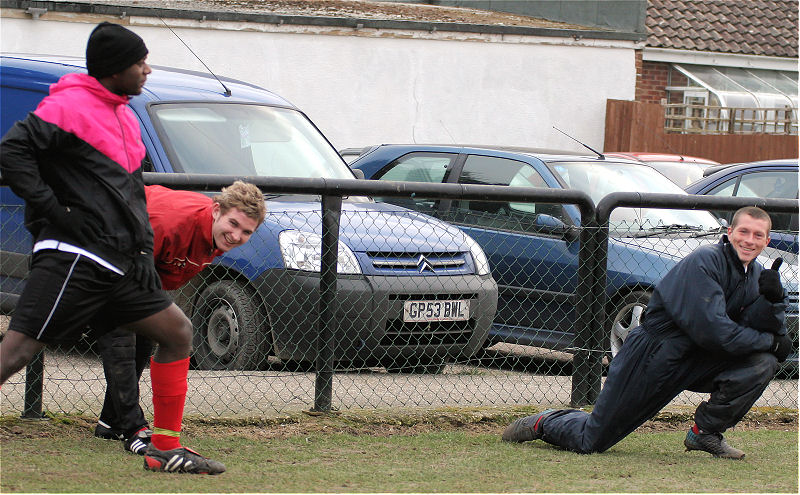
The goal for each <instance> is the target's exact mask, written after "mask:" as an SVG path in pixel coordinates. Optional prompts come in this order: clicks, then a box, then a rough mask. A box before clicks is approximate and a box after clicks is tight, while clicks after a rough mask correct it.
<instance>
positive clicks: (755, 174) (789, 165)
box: [686, 158, 798, 254]
mask: <svg viewBox="0 0 800 495" xmlns="http://www.w3.org/2000/svg"><path fill="white" fill-rule="evenodd" d="M708 171H709V172H712V173H710V174H708V173H707V174H705V177H703V178H702V179H700V180H698V181H696V182H694V183H692V184H690V185H689V186H687V187H686V192H688V193H690V194H708V195H712V196H721V197H728V196H735V197H749V198H751V197H757V198H781V199H795V200H796V199H797V171H798V166H797V158H792V159H787V160H766V161H760V162H752V163H738V164H733V165H720V166H715V167H709V170H708ZM713 213H714V214H715V215H716V216H718V217H719V218H723V219H725V221H727V222H730V220H731V216H732V215H733V214H732V213H731V212H726V211H715V212H713ZM770 216H771V217H772V232H771V233H770V243H769V245H770V246H772V247H774V248H777V249H782V250H784V251H791V252H793V253H795V254H797V247H798V246H797V240H798V238H797V213H796V212H795V213H770Z"/></svg>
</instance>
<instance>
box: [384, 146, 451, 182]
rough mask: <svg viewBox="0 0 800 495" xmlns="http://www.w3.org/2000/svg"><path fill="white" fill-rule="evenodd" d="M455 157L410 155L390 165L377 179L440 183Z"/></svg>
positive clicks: (448, 155)
mask: <svg viewBox="0 0 800 495" xmlns="http://www.w3.org/2000/svg"><path fill="white" fill-rule="evenodd" d="M456 156H457V155H455V154H451V153H410V154H408V155H404V156H402V157H400V158H398V159H397V160H395V161H394V162H392V163H390V164H389V166H387V167H386V168H385V170H384V172H383V173H381V174H379V175H377V178H379V179H381V180H396V181H402V182H442V181H444V174H445V173H446V172H447V168H448V167H449V166H450V164H451V163H452V161H453V159H454V158H455V157H456Z"/></svg>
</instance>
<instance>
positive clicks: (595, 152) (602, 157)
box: [553, 126, 606, 160]
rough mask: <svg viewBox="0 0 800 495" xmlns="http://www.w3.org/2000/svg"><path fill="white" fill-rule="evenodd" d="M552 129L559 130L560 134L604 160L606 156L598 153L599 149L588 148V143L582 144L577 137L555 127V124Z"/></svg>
mask: <svg viewBox="0 0 800 495" xmlns="http://www.w3.org/2000/svg"><path fill="white" fill-rule="evenodd" d="M553 129H555V130H557V131H558V132H560V133H561V134H563V135H565V136H567V137H568V138H570V139H572V140H573V141H575V142H576V143H578V144H580V145H581V146H583V147H584V148H586V149H587V150H589V151H591V152H592V153H594V154H595V155H597V156H598V158H600V159H601V160H605V159H606V157H605V156H603V154H602V153H600V152H599V151H597V150H595V149H592V148H590V147H589V146H588V145H586V144H583V143H582V142H580V141H578V140H577V139H575V138H574V137H572V136H570V135H569V134H567V133H566V132H564V131H562V130H561V129H559V128H558V127H556V126H553Z"/></svg>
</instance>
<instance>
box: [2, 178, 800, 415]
mask: <svg viewBox="0 0 800 495" xmlns="http://www.w3.org/2000/svg"><path fill="white" fill-rule="evenodd" d="M234 179H235V178H233V177H215V178H198V177H193V178H192V177H186V176H179V175H174V176H172V175H171V176H169V177H168V176H166V175H164V174H158V175H155V174H148V180H150V181H151V182H154V183H161V184H164V185H167V186H170V187H175V188H186V189H197V190H214V189H215V188H218V187H220V186H222V185H226V184H229V183H230V182H232V181H233V180H234ZM246 179H249V180H250V181H251V182H254V183H256V184H257V185H259V186H260V187H261V188H262V189H263V190H264V191H265V192H266V193H268V199H270V200H269V202H268V213H267V218H266V220H265V223H264V225H263V226H262V227H261V228H260V229H259V230H258V231H257V232H256V233H255V234H254V235H253V236H252V238H251V240H250V241H249V243H248V244H247V245H245V246H242V247H239V248H237V249H235V250H233V251H231V252H230V253H228V254H226V255H225V256H224V257H222V258H218V259H217V261H216V262H215V263H214V264H213V265H212V266H211V267H209V268H208V269H206V270H205V271H204V272H202V273H201V274H200V275H199V276H197V277H195V278H194V279H193V280H192V281H191V282H190V283H188V284H187V285H186V286H184V287H183V288H181V289H180V290H177V291H174V292H173V294H172V295H173V298H174V300H175V302H176V303H177V304H178V305H179V306H180V307H181V308H182V309H183V310H184V312H185V313H186V314H187V315H188V316H189V317H190V319H191V320H192V323H193V327H194V332H195V338H194V351H193V355H192V369H191V370H190V372H189V393H188V396H187V403H186V413H187V414H199V415H209V416H219V415H226V416H241V415H245V416H249V415H269V414H274V413H281V412H288V411H297V410H308V409H317V410H328V409H331V408H333V409H354V408H396V407H404V408H407V407H437V406H478V405H480V406H495V405H511V404H531V403H533V404H543V405H545V404H546V405H563V404H574V405H582V404H588V403H591V402H593V400H594V399H595V398H596V396H597V393H598V392H599V390H600V386H601V383H602V376H603V373H604V369H605V366H606V364H607V362H608V361H609V359H613V355H614V354H615V353H616V351H617V350H618V349H619V346H620V345H621V344H622V341H623V340H624V338H625V336H626V335H627V332H628V331H630V330H631V329H632V328H634V327H635V326H636V325H637V324H638V322H639V321H640V318H641V315H642V313H643V309H644V308H645V307H646V304H647V301H648V299H649V296H650V293H651V292H652V288H653V286H654V284H655V283H656V282H657V281H658V280H660V278H661V277H663V275H664V274H665V273H666V272H667V271H668V270H669V269H670V268H671V266H673V265H674V264H675V263H676V262H677V261H678V260H679V259H680V258H682V257H683V256H685V255H686V254H687V253H688V252H690V251H691V250H692V249H694V248H696V247H698V246H699V245H702V244H706V243H715V242H718V240H719V237H720V233H719V232H708V231H702V232H698V231H695V230H692V229H688V228H687V227H686V226H680V225H678V226H672V227H671V228H664V224H661V225H654V226H653V227H654V229H653V230H649V231H646V232H644V231H643V230H642V228H641V225H640V226H639V227H637V230H636V231H635V232H634V231H630V230H628V231H626V229H625V225H626V224H625V221H624V217H625V215H634V216H637V215H638V216H639V217H644V216H647V214H646V210H647V209H648V208H650V209H660V208H681V209H686V210H693V211H694V213H696V214H698V215H700V214H703V215H705V214H706V212H704V211H700V210H703V209H705V210H707V209H711V207H712V206H713V208H715V209H718V210H719V209H723V210H724V209H727V210H732V209H736V208H737V207H740V206H743V205H745V204H751V205H752V204H757V205H759V206H762V207H765V208H766V209H768V211H793V210H791V208H794V210H796V204H794V205H790V203H791V202H788V201H782V200H767V201H765V200H758V201H757V202H755V203H754V202H753V201H754V200H749V203H748V202H747V201H746V200H742V199H741V198H738V199H737V198H733V199H731V198H728V199H721V198H707V197H696V196H692V197H686V196H675V195H644V194H635V195H632V196H627V195H625V194H621V195H616V194H615V195H611V196H609V197H607V198H606V199H607V200H608V201H606V200H604V201H603V202H601V204H600V205H598V208H597V210H596V211H595V207H594V205H593V204H592V202H591V200H590V199H589V198H588V196H586V195H585V194H583V193H580V192H578V191H569V190H567V191H563V190H561V191H555V190H545V189H530V188H515V187H492V186H473V185H456V184H419V183H417V184H415V183H403V184H400V183H390V182H368V181H330V180H328V181H325V180H315V179H308V180H306V179H287V180H282V179H265V178H246ZM272 193H282V194H284V195H283V196H281V197H274V196H272ZM300 193H304V194H306V196H304V197H303V198H302V199H298V197H297V196H293V195H296V194H300ZM309 194H316V195H318V196H316V200H315V201H311V204H312V205H314V206H313V207H309V206H308V204H309V196H308V195H309ZM359 195H362V196H359ZM366 195H370V196H380V197H382V198H383V199H385V200H386V201H388V202H393V203H399V204H405V203H404V202H405V201H408V199H409V198H420V197H422V198H431V199H432V201H435V200H452V201H454V202H458V205H459V207H457V208H451V209H450V210H449V211H450V213H449V214H448V216H447V218H443V219H441V220H446V221H448V223H445V222H443V221H441V220H436V219H433V218H431V217H428V216H423V215H419V214H417V213H414V212H410V211H408V210H405V209H402V208H398V207H397V206H394V205H391V204H388V203H372V202H370V201H369V200H368V199H366V197H365V196H366ZM342 197H345V199H344V201H343V200H342ZM320 198H321V199H320ZM566 204H569V205H578V206H579V207H580V211H581V217H582V219H583V220H582V221H581V223H582V226H580V227H578V226H574V225H569V224H567V223H564V222H562V221H560V220H558V219H559V213H558V212H559V211H560V209H561V208H562V207H563V205H566ZM415 205H417V206H418V205H419V203H415ZM417 209H419V208H417ZM698 209H699V210H698ZM695 210H697V211H695ZM665 211H667V210H665ZM614 212H617V213H614ZM2 213H3V216H2V232H3V240H2V243H3V245H2V249H3V257H2V259H1V260H0V261H2V264H1V265H0V270H1V274H2V276H3V278H2V284H3V285H2V290H3V294H4V300H3V310H4V312H6V313H10V312H11V311H12V310H13V305H14V294H18V293H19V291H20V289H21V287H22V284H23V281H24V276H25V273H26V271H27V263H28V262H29V258H28V253H29V251H30V238H29V237H28V236H27V233H26V232H25V231H24V228H23V227H22V221H21V218H22V207H21V206H20V205H19V204H17V205H13V204H9V203H8V202H4V204H3V211H2ZM612 215H616V216H612ZM610 216H611V217H612V222H610V223H609V217H610ZM620 218H622V220H621V221H620ZM667 225H669V224H667ZM465 233H466V234H468V236H469V237H467V236H464V235H463V234H465ZM778 254H780V255H782V256H783V257H784V258H786V264H785V265H786V267H787V268H786V269H785V270H784V272H783V273H782V276H783V281H784V284H785V286H786V287H787V289H788V290H789V291H790V295H791V307H790V311H789V313H788V314H787V326H788V328H789V330H790V332H791V333H792V335H793V336H794V340H795V346H796V345H797V303H798V300H797V283H798V282H797V255H796V253H787V252H774V251H770V250H766V251H765V255H766V256H767V257H769V258H774V257H775V256H776V255H778ZM3 318H4V321H3V327H4V328H5V326H6V325H7V322H8V318H7V317H3ZM90 333H91V332H90V331H89V330H88V329H87V336H86V337H85V338H84V339H82V341H81V342H79V343H78V344H77V345H76V346H74V347H70V348H48V349H47V350H46V351H45V352H44V353H43V354H41V355H40V356H39V358H37V360H36V361H34V363H32V365H30V366H29V367H28V368H27V369H26V370H25V372H23V373H21V374H19V375H16V376H14V377H12V378H11V380H9V381H8V382H7V383H6V384H5V385H4V386H3V388H2V391H1V393H2V403H1V404H0V408H1V410H0V412H2V413H3V414H9V413H23V414H25V415H31V416H35V415H39V414H41V411H42V409H44V410H48V411H52V412H65V413H88V414H94V415H96V414H99V412H100V408H101V406H102V402H103V397H104V391H105V380H104V377H103V368H102V363H101V361H100V359H99V357H98V353H97V350H96V346H95V345H94V344H93V343H92V340H93V337H92V336H91V335H90ZM796 373H797V360H796V355H795V356H794V361H793V362H790V363H787V366H785V367H784V368H783V369H782V371H781V374H779V376H778V377H777V378H776V380H774V381H773V383H772V384H771V386H770V387H769V388H768V390H767V391H766V392H765V393H764V395H763V396H762V398H761V399H760V401H759V403H757V405H772V406H783V407H790V408H795V407H796V405H797V388H798V387H797V381H796V379H795V377H796ZM143 381H144V385H143V386H142V387H141V393H142V398H141V403H142V406H143V407H144V408H145V411H147V412H148V413H152V406H151V401H150V395H149V394H150V387H149V385H147V382H148V381H149V376H148V371H147V370H145V372H144V376H143ZM703 398H704V396H703V395H702V394H694V393H689V392H686V393H684V394H682V395H681V396H679V397H678V398H677V399H676V402H677V403H683V404H697V403H699V402H700V401H701V400H703Z"/></svg>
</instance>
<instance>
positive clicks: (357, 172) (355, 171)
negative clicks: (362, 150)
mask: <svg viewBox="0 0 800 495" xmlns="http://www.w3.org/2000/svg"><path fill="white" fill-rule="evenodd" d="M350 170H352V171H353V175H355V176H356V179H360V180H364V179H365V176H364V171H363V170H361V169H360V168H351V169H350Z"/></svg>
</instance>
